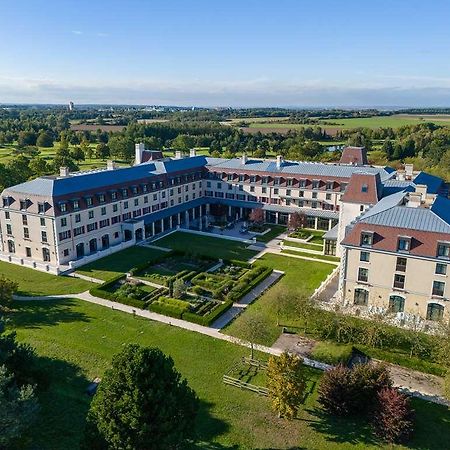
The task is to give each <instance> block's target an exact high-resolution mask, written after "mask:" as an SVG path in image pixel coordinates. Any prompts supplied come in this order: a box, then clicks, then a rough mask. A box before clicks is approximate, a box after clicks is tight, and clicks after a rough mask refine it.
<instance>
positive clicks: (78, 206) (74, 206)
mask: <svg viewBox="0 0 450 450" xmlns="http://www.w3.org/2000/svg"><path fill="white" fill-rule="evenodd" d="M72 206H73V209H80V202H79V201H78V200H74V201H73V202H72Z"/></svg>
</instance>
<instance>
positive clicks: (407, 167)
mask: <svg viewBox="0 0 450 450" xmlns="http://www.w3.org/2000/svg"><path fill="white" fill-rule="evenodd" d="M413 171H414V165H413V164H405V178H406V179H407V180H411V179H412V176H413Z"/></svg>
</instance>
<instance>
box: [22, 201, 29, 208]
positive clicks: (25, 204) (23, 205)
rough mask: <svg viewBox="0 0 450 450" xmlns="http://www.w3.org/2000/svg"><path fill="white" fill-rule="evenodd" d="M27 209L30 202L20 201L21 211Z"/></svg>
mask: <svg viewBox="0 0 450 450" xmlns="http://www.w3.org/2000/svg"><path fill="white" fill-rule="evenodd" d="M27 208H28V201H27V200H20V209H27Z"/></svg>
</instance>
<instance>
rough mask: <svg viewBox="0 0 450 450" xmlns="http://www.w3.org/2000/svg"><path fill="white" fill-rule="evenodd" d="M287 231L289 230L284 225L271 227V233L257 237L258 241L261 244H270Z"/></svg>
mask: <svg viewBox="0 0 450 450" xmlns="http://www.w3.org/2000/svg"><path fill="white" fill-rule="evenodd" d="M286 230H287V228H286V227H284V226H282V225H270V231H269V232H268V233H266V234H264V235H262V236H256V240H257V241H260V242H269V241H271V240H272V239H275V238H276V237H277V236H279V235H280V234H281V233H284V232H286Z"/></svg>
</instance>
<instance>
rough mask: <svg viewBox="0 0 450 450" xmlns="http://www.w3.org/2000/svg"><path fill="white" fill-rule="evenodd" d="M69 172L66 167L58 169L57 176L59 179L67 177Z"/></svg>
mask: <svg viewBox="0 0 450 450" xmlns="http://www.w3.org/2000/svg"><path fill="white" fill-rule="evenodd" d="M69 173H70V170H69V168H68V167H60V168H59V176H60V177H68V176H69Z"/></svg>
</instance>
